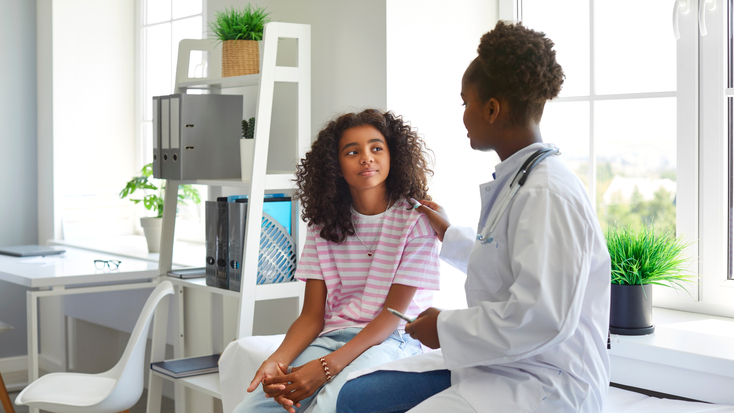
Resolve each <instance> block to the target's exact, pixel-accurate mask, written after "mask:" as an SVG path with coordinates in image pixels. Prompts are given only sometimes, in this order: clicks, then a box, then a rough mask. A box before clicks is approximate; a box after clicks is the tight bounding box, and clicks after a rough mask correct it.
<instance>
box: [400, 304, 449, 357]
mask: <svg viewBox="0 0 734 413" xmlns="http://www.w3.org/2000/svg"><path fill="white" fill-rule="evenodd" d="M440 313H441V310H439V309H437V308H433V307H431V308H429V309H427V310H426V311H424V312H422V313H420V314H418V318H416V319H415V321H413V322H412V323H408V324H406V325H405V332H406V333H408V334H410V336H411V337H413V338H414V339H416V340H418V341H420V342H421V343H423V344H424V345H425V346H427V347H430V348H432V349H437V348H439V347H441V343H440V342H439V341H438V324H437V323H438V315H439V314H440Z"/></svg>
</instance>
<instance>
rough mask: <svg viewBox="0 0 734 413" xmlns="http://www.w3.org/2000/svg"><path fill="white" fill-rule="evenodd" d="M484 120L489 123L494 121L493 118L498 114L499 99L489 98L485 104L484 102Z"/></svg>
mask: <svg viewBox="0 0 734 413" xmlns="http://www.w3.org/2000/svg"><path fill="white" fill-rule="evenodd" d="M483 112H484V113H483V116H484V120H485V121H487V122H489V123H494V121H495V120H497V118H498V117H499V115H500V102H499V100H497V99H495V98H490V99H489V100H488V101H487V102H486V103H485V104H484V111H483Z"/></svg>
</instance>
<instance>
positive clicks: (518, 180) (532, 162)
mask: <svg viewBox="0 0 734 413" xmlns="http://www.w3.org/2000/svg"><path fill="white" fill-rule="evenodd" d="M560 153H561V152H559V151H558V149H553V148H543V149H538V150H537V151H536V152H535V153H534V154H532V155H530V157H529V158H528V159H527V160H526V161H525V163H524V164H522V166H521V167H520V170H518V171H517V174H515V177H514V178H512V182H511V183H510V190H509V191H508V192H507V196H505V199H503V200H502V204H500V209H499V212H498V213H497V214H496V215H495V216H494V219H492V220H491V221H490V220H489V218H487V222H486V223H485V224H484V228H483V229H482V232H480V233H479V234H477V241H479V242H480V243H482V244H486V243H488V242H492V241H494V238H493V237H492V234H493V233H494V229H495V228H496V227H497V224H498V223H499V221H500V218H501V217H502V215H503V214H504V213H505V210H506V209H507V207H508V206H509V205H510V201H512V199H513V198H514V197H515V195H517V191H518V190H519V189H520V187H521V186H523V184H525V181H526V180H527V179H528V175H530V172H532V170H533V168H535V166H536V165H538V164H539V163H540V162H541V161H542V160H543V159H545V158H547V157H549V156H551V155H559V154H560Z"/></svg>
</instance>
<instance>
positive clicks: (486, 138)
mask: <svg viewBox="0 0 734 413" xmlns="http://www.w3.org/2000/svg"><path fill="white" fill-rule="evenodd" d="M461 99H462V100H463V101H464V126H465V127H466V132H467V134H466V136H467V137H468V138H469V143H470V144H471V147H472V149H476V150H480V151H487V150H492V149H495V148H494V143H493V141H492V140H493V139H492V133H491V127H490V126H491V125H490V124H489V122H488V120H487V119H486V117H487V114H486V113H485V112H486V111H487V108H486V106H487V103H486V102H484V103H483V102H481V101H480V100H479V94H478V92H477V88H476V86H474V85H472V84H470V83H468V82H467V81H466V79H464V80H463V81H462V82H461Z"/></svg>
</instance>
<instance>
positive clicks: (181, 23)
mask: <svg viewBox="0 0 734 413" xmlns="http://www.w3.org/2000/svg"><path fill="white" fill-rule="evenodd" d="M139 10H140V13H139V15H140V18H139V20H138V21H139V22H140V30H139V33H140V35H139V42H138V46H139V47H138V50H139V52H138V65H137V66H138V70H139V73H140V77H139V83H138V95H137V96H138V98H137V101H138V104H137V107H138V110H137V114H138V116H137V119H138V136H139V139H138V140H137V141H138V145H137V147H136V153H137V160H138V162H137V164H138V165H139V169H140V168H142V167H143V165H146V164H148V163H151V162H153V142H152V137H153V130H152V117H153V111H152V98H153V96H159V95H168V94H171V93H174V87H175V81H176V61H177V57H178V44H179V42H180V41H181V39H202V38H203V34H204V33H205V31H206V28H205V22H206V20H205V18H204V12H203V10H204V4H203V0H175V1H173V0H140V2H139ZM190 64H191V66H192V67H191V69H190V70H191V71H194V72H195V71H199V72H201V73H203V56H202V55H201V54H199V55H193V54H192V56H191V63H190ZM198 189H199V191H200V193H201V191H202V189H201V188H198ZM201 205H203V202H202V204H200V206H199V207H182V206H179V214H180V216H182V217H183V218H184V219H183V220H181V221H179V224H180V225H177V228H176V233H177V237H178V238H179V239H181V238H183V239H191V240H198V241H203V234H204V230H203V225H204V224H203V222H202V219H201V217H202V216H203V214H202V207H201ZM141 213H142V210H141ZM187 221H188V222H187Z"/></svg>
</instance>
